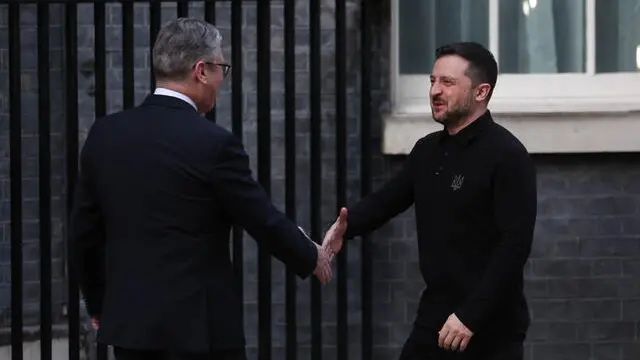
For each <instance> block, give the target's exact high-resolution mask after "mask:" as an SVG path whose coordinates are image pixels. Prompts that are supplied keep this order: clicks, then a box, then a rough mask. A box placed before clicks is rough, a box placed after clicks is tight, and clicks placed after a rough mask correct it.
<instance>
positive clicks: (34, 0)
mask: <svg viewBox="0 0 640 360" xmlns="http://www.w3.org/2000/svg"><path fill="white" fill-rule="evenodd" d="M308 1H309V39H308V46H309V75H310V78H309V89H308V94H309V95H308V96H309V106H310V107H309V109H308V113H309V117H310V130H309V131H310V133H309V135H310V149H309V150H310V167H311V168H310V183H309V187H310V199H305V200H308V201H309V203H310V217H311V221H310V224H311V234H312V237H313V239H314V240H315V241H318V242H319V241H321V234H322V233H323V231H324V230H326V223H325V224H323V223H322V219H321V208H322V199H323V197H328V196H335V197H336V203H337V204H345V202H346V200H347V190H348V189H347V172H348V171H347V169H348V161H347V159H348V154H347V108H348V100H347V77H348V70H347V61H348V59H347V57H348V54H347V41H346V39H347V11H346V0H335V21H336V23H335V134H332V136H334V137H335V149H326V148H322V145H321V144H322V136H323V131H322V126H321V121H322V119H321V118H322V110H323V109H322V105H321V97H322V93H321V82H322V74H321V61H322V60H321V51H322V43H321V30H322V29H321V22H320V19H321V9H320V3H321V1H320V0H308ZM112 2H114V3H115V2H117V3H120V4H121V19H122V22H121V32H122V49H121V51H122V53H121V54H122V59H121V60H122V71H123V72H122V104H123V107H124V108H129V107H132V106H134V105H135V88H134V85H135V84H134V23H135V18H134V2H145V3H147V4H149V7H148V12H149V13H148V18H149V33H150V44H153V40H154V39H155V36H156V34H157V33H158V31H159V29H160V26H161V21H162V11H163V10H162V7H161V5H162V4H161V3H166V2H168V1H150V0H147V1H119V2H118V1H90V0H76V1H71V0H48V1H46V0H20V1H13V0H5V1H0V7H7V8H8V9H7V12H6V13H7V14H8V19H7V23H8V30H9V31H8V42H9V43H8V48H9V52H8V53H9V57H8V59H9V66H8V67H9V84H8V89H2V90H1V91H0V92H8V98H9V112H10V131H9V143H10V146H9V148H10V179H11V185H10V201H11V205H10V221H11V224H12V226H11V232H10V239H11V241H10V244H11V345H12V359H14V360H21V359H22V358H23V354H22V344H23V341H24V338H23V325H24V322H23V280H24V274H23V247H22V246H23V229H22V226H20V224H22V223H23V220H24V219H23V212H24V209H23V201H22V200H23V188H22V179H23V165H22V153H23V151H24V143H23V141H22V135H21V134H22V119H21V116H22V110H23V109H22V108H23V107H22V101H23V99H22V96H21V93H22V92H21V87H22V84H21V64H22V60H23V58H24V56H27V55H25V54H24V53H21V50H22V51H23V50H24V49H22V48H21V45H20V38H21V28H20V26H21V25H20V24H21V18H20V13H21V11H20V10H21V7H23V6H26V5H27V4H31V6H37V38H38V39H37V53H38V61H37V71H38V77H37V78H38V103H37V105H38V112H37V113H38V137H39V142H38V150H39V173H38V177H39V194H38V197H39V218H40V221H39V244H40V260H39V261H40V262H39V264H40V285H39V286H40V293H39V296H40V310H39V315H40V331H39V336H40V340H41V354H42V359H43V360H47V359H51V358H52V326H53V321H54V320H53V316H52V306H51V304H52V282H51V273H52V262H51V258H52V248H51V239H52V221H51V219H52V213H51V208H52V200H51V199H52V189H51V176H52V171H51V154H52V144H51V101H52V100H51V94H50V76H49V59H48V57H47V56H43V55H42V54H47V53H49V52H50V40H49V25H50V18H51V13H50V7H51V6H52V4H54V3H55V4H58V5H59V6H63V7H64V9H65V10H64V31H65V36H64V60H65V66H64V67H65V68H66V71H65V84H64V91H65V99H66V103H65V113H64V117H65V119H66V125H65V129H64V137H65V146H66V149H65V155H64V156H65V158H66V161H65V165H66V172H65V175H64V176H65V184H66V211H67V213H68V212H69V211H70V210H71V208H72V203H73V198H72V195H73V193H74V191H73V189H74V187H75V179H76V173H77V167H78V151H79V147H80V144H81V141H80V140H79V138H78V134H79V130H80V127H79V118H80V115H79V109H78V102H79V86H78V80H79V77H78V71H77V69H78V66H79V57H78V45H79V44H78V30H79V26H78V4H80V3H91V4H93V5H92V6H93V27H94V54H93V56H94V62H93V65H94V69H93V71H94V82H95V93H94V101H95V103H94V111H95V116H96V117H102V116H105V115H106V114H107V113H108V104H107V74H106V68H107V43H106V40H105V38H106V33H107V31H106V26H107V25H106V24H107V20H106V14H107V12H106V6H107V4H108V3H112ZM196 2H199V3H204V12H205V14H204V18H205V19H206V20H207V21H210V22H212V23H213V22H215V18H216V1H191V2H189V1H173V3H174V4H176V3H177V15H178V16H188V15H189V3H196ZM218 2H221V1H220V0H219V1H218ZM300 2H302V0H298V1H296V0H284V1H283V2H280V3H281V4H282V3H283V6H284V34H285V35H284V57H285V59H284V60H285V65H284V66H285V71H284V73H285V79H284V86H285V96H284V100H285V104H284V122H285V123H284V140H285V157H284V162H285V199H284V203H285V211H286V213H287V214H288V215H289V216H290V217H291V218H294V219H295V217H296V214H297V213H298V211H297V206H296V204H297V203H298V201H297V200H298V199H297V192H296V175H297V173H298V171H299V169H298V167H297V166H296V158H297V150H296V149H297V146H296V136H297V131H298V129H297V128H296V117H297V116H298V115H296V72H295V67H296V64H295V57H296V52H295V46H296V44H295V43H296V14H295V6H296V3H300ZM247 3H252V4H253V6H256V8H257V11H256V14H257V34H256V35H255V36H257V76H258V80H257V148H258V151H257V154H258V155H257V165H258V167H257V177H258V180H259V181H260V183H261V184H262V185H263V186H264V187H265V189H267V191H269V189H270V188H271V181H272V171H271V169H272V157H271V145H272V140H271V133H272V121H271V120H272V119H271V114H272V109H271V97H272V96H271V95H272V94H271V91H272V90H271V82H272V81H271V80H272V79H271V73H272V72H271V60H270V59H271V31H270V24H271V19H270V16H271V8H272V6H271V4H270V1H268V0H260V1H257V2H256V1H255V0H253V1H246V0H243V1H233V2H232V3H231V5H230V7H231V13H230V23H231V37H230V38H231V48H232V50H231V51H232V56H231V58H232V61H233V64H232V65H233V67H232V76H231V77H232V79H233V82H232V86H231V114H232V115H231V122H230V124H231V130H232V131H233V133H235V134H236V135H238V136H240V137H241V136H242V134H243V130H244V129H243V123H244V121H243V120H244V119H243V107H244V102H243V81H242V79H243V52H242V46H243V43H242V42H243V35H246V34H243V6H245V5H246V4H247ZM33 4H36V5H33ZM359 6H360V29H359V31H360V36H361V38H360V61H361V68H360V84H359V87H360V91H359V96H360V99H359V101H360V114H359V117H360V122H359V136H360V149H359V151H360V156H359V158H360V160H359V161H360V164H359V167H360V175H359V177H360V179H361V184H360V189H361V192H362V195H364V194H366V193H368V192H369V191H370V190H371V178H372V174H371V171H372V170H371V158H372V154H371V145H372V144H371V124H370V119H371V117H372V113H371V90H370V88H371V84H370V72H371V67H370V64H369V62H370V61H371V54H370V53H369V49H371V25H370V10H367V4H366V1H364V0H363V1H360V4H359ZM0 45H1V44H0ZM150 79H151V82H150V89H152V88H153V86H154V80H153V76H152V74H151V75H150ZM207 118H209V119H210V120H211V121H216V113H215V111H212V112H211V113H210V114H207ZM327 151H335V156H336V162H335V169H334V170H335V171H334V173H335V188H336V193H335V194H333V193H328V192H326V191H323V183H322V177H323V174H322V173H323V168H322V166H323V165H322V163H323V162H322V154H323V152H327ZM16 224H17V225H16ZM232 237H233V261H234V264H235V266H236V270H237V272H238V275H239V279H240V281H242V280H243V277H242V276H243V273H244V269H243V238H244V236H243V231H242V229H239V228H235V229H233V236H232ZM67 251H68V254H67V259H72V258H73V257H72V256H71V255H72V254H71V253H70V252H69V250H67ZM361 259H362V264H361V266H362V267H361V269H362V270H361V273H362V278H361V297H362V298H361V303H362V318H361V321H362V323H361V326H362V339H361V346H362V349H361V352H362V358H363V359H371V358H372V355H373V354H372V350H373V340H372V333H373V331H372V327H373V326H372V297H373V294H372V278H371V274H372V265H371V261H372V260H371V259H372V254H371V249H370V246H369V245H368V241H366V239H365V241H363V242H362V255H361ZM66 267H67V272H66V276H67V278H66V285H67V287H68V290H67V304H68V306H67V310H68V314H67V319H68V332H69V359H71V360H77V359H79V356H80V355H79V354H80V335H81V334H80V329H81V326H80V318H81V316H80V311H81V304H80V300H79V299H80V298H79V293H78V282H77V277H76V275H77V274H76V266H75V264H74V263H73V262H72V261H70V262H68V263H67V264H66ZM337 270H338V271H337V299H336V304H337V314H336V319H337V327H336V331H337V334H336V338H337V358H338V359H339V360H346V359H348V357H349V356H348V354H349V351H348V338H349V331H348V324H347V319H348V306H347V304H348V303H347V299H348V293H349V291H348V286H349V285H348V282H347V273H346V272H347V249H346V247H345V249H344V251H343V252H342V253H341V254H340V255H339V257H338V260H337ZM285 284H286V290H285V292H286V295H285V300H286V304H285V315H286V337H285V338H286V358H287V359H289V360H293V359H296V358H297V355H296V354H297V348H298V344H297V343H298V341H297V340H298V339H297V318H298V317H299V316H298V314H297V310H296V309H297V307H296V303H297V284H296V280H295V277H294V275H293V273H292V272H290V271H287V273H286V280H285ZM321 291H322V289H321V287H320V285H319V283H318V282H317V281H316V280H315V279H314V280H313V284H312V288H311V304H310V306H311V337H312V340H311V354H312V359H313V360H320V359H321V358H322V350H323V339H322V333H323V328H322V319H323V314H322V309H323V308H322V294H321ZM258 293H259V300H258V348H259V349H258V352H259V358H260V359H271V353H272V351H271V350H272V328H273V326H272V320H273V319H272V307H271V303H272V301H271V300H272V299H271V294H272V272H271V256H270V255H269V254H268V253H267V252H266V251H264V250H262V249H261V250H260V251H259V256H258ZM98 356H99V358H106V349H105V348H104V347H100V349H99V351H98Z"/></svg>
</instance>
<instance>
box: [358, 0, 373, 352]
mask: <svg viewBox="0 0 640 360" xmlns="http://www.w3.org/2000/svg"><path fill="white" fill-rule="evenodd" d="M368 6H370V5H368V4H367V0H362V1H361V2H360V92H361V94H360V159H361V160H360V191H361V196H362V197H364V196H366V195H367V194H369V193H370V192H371V175H372V173H371V145H372V144H371V65H370V61H371V14H370V9H368ZM361 258H362V274H361V275H362V279H361V281H362V290H361V291H362V358H363V359H371V358H372V357H373V322H372V318H373V300H372V299H373V276H372V271H373V253H372V251H371V242H370V240H369V239H368V237H363V239H362V256H361Z"/></svg>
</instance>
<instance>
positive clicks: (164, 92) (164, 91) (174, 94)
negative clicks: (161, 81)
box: [153, 88, 198, 111]
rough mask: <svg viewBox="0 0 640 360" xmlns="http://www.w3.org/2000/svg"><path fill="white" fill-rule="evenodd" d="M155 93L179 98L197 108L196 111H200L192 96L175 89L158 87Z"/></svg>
mask: <svg viewBox="0 0 640 360" xmlns="http://www.w3.org/2000/svg"><path fill="white" fill-rule="evenodd" d="M153 94H154V95H164V96H171V97H174V98H178V99H180V100H182V101H185V102H186V103H188V104H189V105H191V106H193V108H194V109H196V111H198V107H197V106H196V103H195V102H194V101H193V100H191V98H189V97H188V96H187V95H185V94H182V93H179V92H177V91H173V90H169V89H165V88H157V89H156V90H155V91H154V92H153Z"/></svg>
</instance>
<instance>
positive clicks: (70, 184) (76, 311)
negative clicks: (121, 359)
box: [65, 2, 80, 360]
mask: <svg viewBox="0 0 640 360" xmlns="http://www.w3.org/2000/svg"><path fill="white" fill-rule="evenodd" d="M77 21H78V8H77V5H76V4H75V3H72V2H69V3H68V4H67V5H66V8H65V44H66V51H65V54H66V61H65V68H66V79H65V80H66V84H65V85H66V91H65V97H66V105H65V106H66V109H65V112H66V114H65V115H66V120H67V121H66V124H65V138H66V140H65V141H66V145H67V146H66V170H67V174H66V184H67V187H66V194H67V202H66V209H67V214H69V213H70V212H71V209H72V208H73V199H74V192H75V186H76V176H77V171H78V149H79V145H78V72H77V69H78V43H77V37H78V24H77ZM68 218H69V216H67V219H68ZM67 224H68V223H67ZM76 269H77V265H76V262H75V254H74V253H73V249H72V247H70V246H67V278H68V281H67V282H68V309H67V311H68V318H69V319H68V320H69V359H72V360H79V359H80V294H79V291H78V278H77V275H78V274H77V270H76Z"/></svg>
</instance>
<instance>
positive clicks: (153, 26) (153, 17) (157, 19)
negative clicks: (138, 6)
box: [149, 1, 162, 90]
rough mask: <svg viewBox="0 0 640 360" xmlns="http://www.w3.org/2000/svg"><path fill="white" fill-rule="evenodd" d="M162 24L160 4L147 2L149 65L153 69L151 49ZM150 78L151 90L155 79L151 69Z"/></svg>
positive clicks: (153, 88) (153, 87)
mask: <svg viewBox="0 0 640 360" xmlns="http://www.w3.org/2000/svg"><path fill="white" fill-rule="evenodd" d="M161 26H162V4H161V3H160V2H158V1H154V2H152V3H151V4H149V44H150V46H151V48H150V49H149V65H151V66H150V67H151V68H152V69H153V56H152V53H151V50H152V49H153V44H154V43H155V42H156V37H157V36H158V32H159V31H160V27H161ZM150 79H151V90H155V88H156V79H155V76H154V75H153V71H151V74H150Z"/></svg>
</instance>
